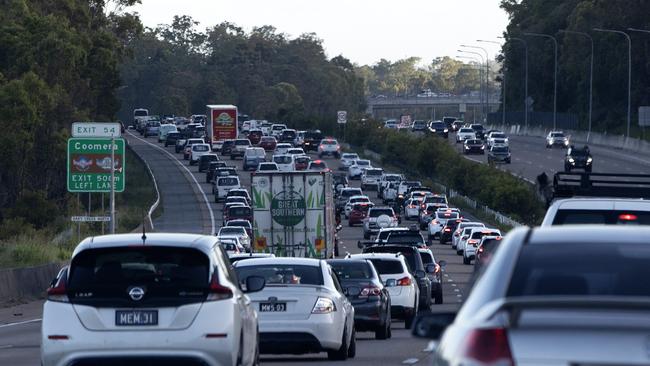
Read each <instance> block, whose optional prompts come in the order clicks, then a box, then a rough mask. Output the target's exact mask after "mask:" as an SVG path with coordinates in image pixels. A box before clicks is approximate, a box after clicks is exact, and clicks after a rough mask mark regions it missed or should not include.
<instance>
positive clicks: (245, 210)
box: [228, 206, 251, 216]
mask: <svg viewBox="0 0 650 366" xmlns="http://www.w3.org/2000/svg"><path fill="white" fill-rule="evenodd" d="M228 212H229V213H230V215H232V216H247V215H250V214H251V208H250V207H242V206H237V207H231V208H229V209H228Z"/></svg>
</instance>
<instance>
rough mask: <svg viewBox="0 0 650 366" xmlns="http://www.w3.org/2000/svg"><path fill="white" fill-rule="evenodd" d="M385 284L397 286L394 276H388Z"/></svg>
mask: <svg viewBox="0 0 650 366" xmlns="http://www.w3.org/2000/svg"><path fill="white" fill-rule="evenodd" d="M385 286H386V287H395V286H397V280H396V279H394V278H389V279H387V280H386V284H385Z"/></svg>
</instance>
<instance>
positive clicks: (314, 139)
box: [302, 130, 323, 152]
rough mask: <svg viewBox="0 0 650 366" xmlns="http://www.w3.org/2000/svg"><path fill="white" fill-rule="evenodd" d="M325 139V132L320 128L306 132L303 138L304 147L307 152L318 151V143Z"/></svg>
mask: <svg viewBox="0 0 650 366" xmlns="http://www.w3.org/2000/svg"><path fill="white" fill-rule="evenodd" d="M322 139H323V134H322V133H321V132H320V131H319V130H315V131H307V132H305V137H304V138H303V140H302V149H303V150H305V152H309V151H318V144H320V142H321V140H322Z"/></svg>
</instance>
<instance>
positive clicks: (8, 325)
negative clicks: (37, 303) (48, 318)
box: [0, 318, 43, 328]
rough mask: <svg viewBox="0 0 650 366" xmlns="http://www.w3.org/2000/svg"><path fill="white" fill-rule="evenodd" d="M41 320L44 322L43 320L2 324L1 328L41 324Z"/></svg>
mask: <svg viewBox="0 0 650 366" xmlns="http://www.w3.org/2000/svg"><path fill="white" fill-rule="evenodd" d="M41 320H43V318H38V319H31V320H25V321H22V322H15V323H8V324H2V325H0V328H7V327H13V326H14V325H21V324H29V323H36V322H40V321H41Z"/></svg>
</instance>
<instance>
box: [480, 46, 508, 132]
mask: <svg viewBox="0 0 650 366" xmlns="http://www.w3.org/2000/svg"><path fill="white" fill-rule="evenodd" d="M476 42H482V43H491V44H496V45H499V46H500V45H501V43H500V42H496V41H486V40H483V39H477V40H476ZM502 74H503V75H502V77H501V78H502V79H501V87H502V91H501V93H503V95H502V96H501V108H502V109H503V111H502V112H503V115H502V117H501V124H503V125H504V126H505V125H506V55H505V53H504V54H503V73H502Z"/></svg>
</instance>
